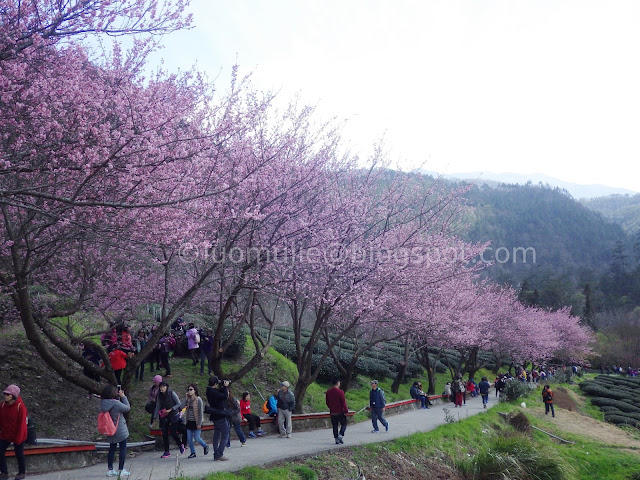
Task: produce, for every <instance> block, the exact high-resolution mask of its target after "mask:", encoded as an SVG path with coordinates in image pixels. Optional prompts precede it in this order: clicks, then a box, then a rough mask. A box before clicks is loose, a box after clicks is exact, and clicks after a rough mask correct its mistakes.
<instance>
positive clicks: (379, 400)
mask: <svg viewBox="0 0 640 480" xmlns="http://www.w3.org/2000/svg"><path fill="white" fill-rule="evenodd" d="M386 405H387V399H386V398H385V396H384V390H382V389H381V388H378V380H371V391H370V392H369V408H370V409H371V423H373V431H372V432H371V433H378V432H379V430H378V420H380V423H382V425H384V429H385V430H386V431H387V432H388V431H389V422H387V420H386V419H385V418H384V407H385V406H386Z"/></svg>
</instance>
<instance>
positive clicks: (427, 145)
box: [161, 0, 640, 192]
mask: <svg viewBox="0 0 640 480" xmlns="http://www.w3.org/2000/svg"><path fill="white" fill-rule="evenodd" d="M191 10H192V11H193V13H194V15H195V25H196V26H195V28H194V29H193V30H190V31H189V32H180V33H176V34H172V35H170V36H168V37H167V38H166V39H165V40H164V44H165V45H166V48H165V49H164V50H163V51H162V52H161V55H162V56H163V57H164V58H165V63H166V66H167V67H169V68H170V69H175V68H178V67H179V68H182V69H188V68H190V67H191V66H192V65H194V64H197V66H198V68H199V69H201V70H205V71H207V72H208V73H209V74H210V75H211V76H212V77H215V76H217V75H219V74H221V75H222V76H221V79H225V80H221V81H220V83H221V86H222V87H224V86H225V83H224V82H225V81H226V78H228V77H227V76H228V74H229V71H230V69H231V66H232V65H233V64H234V63H235V62H236V59H237V62H238V64H239V65H240V67H241V71H242V72H245V73H249V72H251V71H253V72H254V83H255V85H256V86H258V87H259V88H262V89H276V90H279V91H280V95H281V96H282V97H283V98H290V97H291V96H292V95H293V94H294V93H295V92H300V93H301V95H302V98H303V99H305V100H306V101H307V102H309V103H313V104H318V106H319V111H320V113H321V115H323V116H326V117H329V116H337V117H338V118H344V119H347V120H348V126H347V127H346V129H345V137H346V138H347V139H348V141H349V143H350V144H351V145H352V147H353V150H355V151H357V152H360V153H361V155H363V156H366V155H367V154H368V153H369V152H370V151H371V145H372V144H373V143H374V142H375V141H377V140H379V138H380V137H381V135H385V138H386V144H387V146H388V148H389V150H390V151H391V157H392V159H393V160H394V162H396V163H398V164H400V165H402V167H403V168H404V169H405V170H410V169H413V168H417V167H423V168H425V169H427V170H432V171H437V172H439V173H454V172H468V171H485V172H495V173H500V172H516V173H544V174H547V175H550V176H552V177H556V178H559V179H562V180H566V181H571V182H575V183H583V184H589V183H599V184H604V185H609V186H614V187H622V188H628V189H632V190H635V191H638V192H640V174H639V173H640V166H639V165H640V55H639V53H640V52H639V50H640V28H639V25H640V1H637V0H632V1H614V0H610V1H598V2H595V1H588V0H578V1H558V0H553V1H544V0H530V1H516V0H508V1H480V0H474V1H465V2H461V1H451V0H447V1H404V0H386V1H373V0H367V1H363V0H340V1H336V0H323V1H315V2H312V1H301V0H296V1H293V0H270V1H266V0H225V1H222V0H192V7H191Z"/></svg>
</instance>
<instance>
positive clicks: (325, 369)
mask: <svg viewBox="0 0 640 480" xmlns="http://www.w3.org/2000/svg"><path fill="white" fill-rule="evenodd" d="M321 358H322V355H313V356H312V357H311V369H312V370H315V369H316V368H317V367H318V364H319V363H320V359H321ZM335 377H340V370H338V367H336V364H335V363H334V362H333V360H332V359H331V358H327V359H326V360H325V362H324V363H323V364H322V367H320V373H319V374H318V380H323V381H326V382H330V381H331V379H332V378H335Z"/></svg>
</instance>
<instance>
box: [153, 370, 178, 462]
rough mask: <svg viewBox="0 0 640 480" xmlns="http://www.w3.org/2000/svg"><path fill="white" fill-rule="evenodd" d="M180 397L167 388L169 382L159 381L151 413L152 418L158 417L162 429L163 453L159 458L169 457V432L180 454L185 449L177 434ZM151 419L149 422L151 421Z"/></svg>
mask: <svg viewBox="0 0 640 480" xmlns="http://www.w3.org/2000/svg"><path fill="white" fill-rule="evenodd" d="M179 411H180V398H178V395H177V394H176V392H174V391H172V390H169V384H168V383H167V382H165V381H164V380H163V381H162V382H160V391H159V392H158V399H157V400H156V409H155V411H154V413H153V419H155V418H156V417H160V428H161V429H162V443H163V446H164V453H163V454H162V455H161V456H160V458H169V457H170V456H171V453H170V452H169V433H171V436H172V437H173V439H174V440H175V442H176V443H177V444H178V448H179V449H180V454H181V455H182V454H183V453H184V451H185V446H184V442H183V441H182V439H181V438H180V437H179V436H178V430H180V429H181V428H180V415H179V414H178V412H179ZM153 419H152V420H151V422H152V423H153Z"/></svg>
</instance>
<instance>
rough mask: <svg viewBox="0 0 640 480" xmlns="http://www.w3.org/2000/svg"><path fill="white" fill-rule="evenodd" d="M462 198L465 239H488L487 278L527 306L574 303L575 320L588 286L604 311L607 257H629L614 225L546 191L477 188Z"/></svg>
mask: <svg viewBox="0 0 640 480" xmlns="http://www.w3.org/2000/svg"><path fill="white" fill-rule="evenodd" d="M466 197H467V199H468V201H469V203H470V205H472V206H473V207H474V209H473V211H472V213H471V214H470V215H471V227H470V229H469V231H468V232H467V234H466V235H467V239H468V240H470V241H473V242H486V241H489V242H491V247H490V250H488V251H487V252H486V253H485V256H484V259H486V260H493V261H494V263H493V265H491V266H490V267H488V268H487V271H486V274H487V275H488V276H490V277H491V278H493V279H496V280H498V281H500V282H504V283H509V284H511V285H514V286H516V287H517V288H519V289H522V288H524V290H525V291H524V292H523V297H524V298H523V300H524V301H526V302H527V303H531V304H537V305H540V306H546V307H552V308H558V307H560V306H563V305H572V306H573V313H574V314H577V315H582V314H583V309H584V304H585V298H584V292H583V290H584V288H585V285H586V284H589V285H590V288H591V289H592V292H593V297H592V301H593V302H595V304H594V307H599V308H604V307H605V306H606V304H607V303H608V300H607V299H606V294H605V293H606V292H605V293H603V292H601V291H600V286H601V284H603V283H606V281H605V280H606V279H607V278H609V277H610V273H611V268H612V265H613V264H614V263H615V262H613V259H614V253H613V252H614V250H616V248H622V250H623V251H624V252H626V253H625V254H624V255H625V256H629V255H631V252H632V249H631V245H632V243H633V242H632V239H631V237H630V236H629V235H628V234H626V233H625V231H624V230H623V228H622V227H621V226H620V225H619V224H617V223H615V222H613V221H612V220H609V219H606V218H605V217H604V216H603V215H601V214H600V213H598V212H595V211H593V210H591V209H590V208H587V207H586V206H585V205H583V204H581V203H579V202H578V201H576V200H574V199H573V198H572V197H571V196H570V195H569V194H567V193H566V192H565V191H564V190H561V189H558V188H551V187H548V186H541V185H531V184H529V185H505V184H502V185H499V186H497V187H489V186H486V185H483V186H481V187H478V186H475V187H473V188H472V189H471V190H470V191H469V192H468V193H467V194H466ZM514 249H515V250H514ZM518 249H519V250H518ZM527 249H528V250H527ZM525 250H526V258H524V257H525V255H524V252H525ZM534 251H535V261H534V253H533V252H534ZM496 253H497V255H496Z"/></svg>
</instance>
